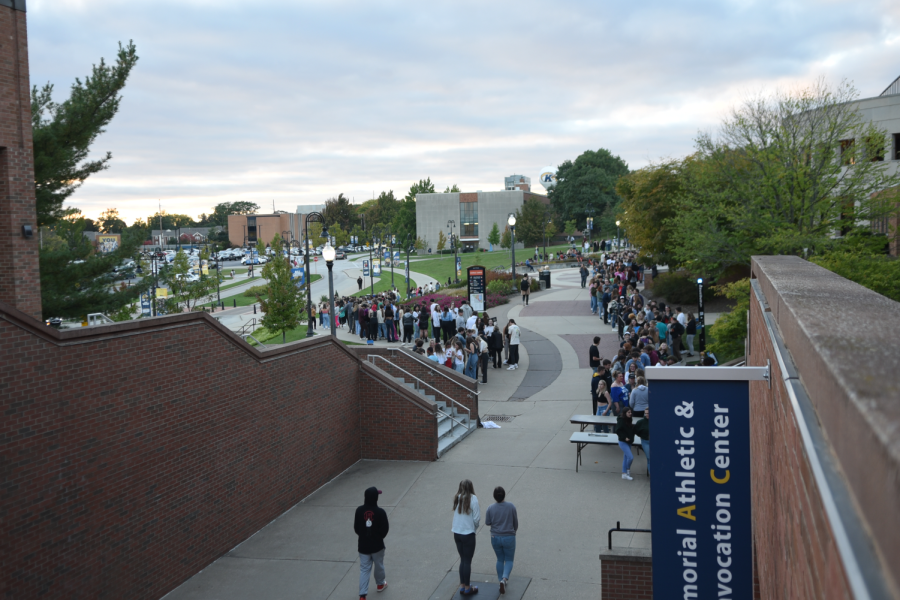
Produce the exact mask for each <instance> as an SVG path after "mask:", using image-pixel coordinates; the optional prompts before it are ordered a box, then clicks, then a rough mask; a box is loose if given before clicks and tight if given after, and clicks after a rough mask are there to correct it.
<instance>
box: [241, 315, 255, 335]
mask: <svg viewBox="0 0 900 600" xmlns="http://www.w3.org/2000/svg"><path fill="white" fill-rule="evenodd" d="M248 327H249V328H250V331H247V328H248ZM255 329H256V317H253V319H251V320H250V321H248V322H246V323H244V324H243V325H241V328H240V329H238V332H237V334H238V335H239V336H241V337H246V336H248V335H250V334H251V333H253V331H254V330H255Z"/></svg>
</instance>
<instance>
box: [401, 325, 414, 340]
mask: <svg viewBox="0 0 900 600" xmlns="http://www.w3.org/2000/svg"><path fill="white" fill-rule="evenodd" d="M412 340H413V326H412V325H404V326H403V343H404V344H406V343H412Z"/></svg>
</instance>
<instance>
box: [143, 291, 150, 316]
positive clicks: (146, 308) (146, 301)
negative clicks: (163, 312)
mask: <svg viewBox="0 0 900 600" xmlns="http://www.w3.org/2000/svg"><path fill="white" fill-rule="evenodd" d="M141 314H142V315H143V316H145V317H149V316H150V315H151V310H150V293H149V292H144V293H142V294H141Z"/></svg>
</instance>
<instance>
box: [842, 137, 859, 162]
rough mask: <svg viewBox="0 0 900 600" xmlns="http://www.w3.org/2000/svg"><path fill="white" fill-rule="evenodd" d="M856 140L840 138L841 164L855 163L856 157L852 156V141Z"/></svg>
mask: <svg viewBox="0 0 900 600" xmlns="http://www.w3.org/2000/svg"><path fill="white" fill-rule="evenodd" d="M855 141H856V140H852V139H851V140H841V164H842V165H854V164H856V157H855V156H854V148H853V143H854V142H855Z"/></svg>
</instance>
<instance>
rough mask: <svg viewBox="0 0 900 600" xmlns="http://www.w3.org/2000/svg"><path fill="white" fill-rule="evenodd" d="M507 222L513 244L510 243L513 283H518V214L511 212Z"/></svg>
mask: <svg viewBox="0 0 900 600" xmlns="http://www.w3.org/2000/svg"><path fill="white" fill-rule="evenodd" d="M506 222H507V223H508V224H509V231H510V234H511V235H510V240H511V242H512V243H511V244H510V245H509V247H510V248H512V280H513V285H515V284H516V215H515V214H514V213H509V217H508V218H507V219H506Z"/></svg>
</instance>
